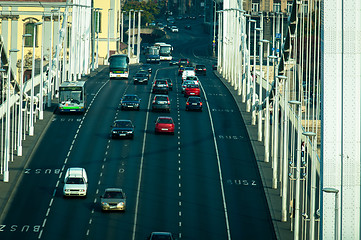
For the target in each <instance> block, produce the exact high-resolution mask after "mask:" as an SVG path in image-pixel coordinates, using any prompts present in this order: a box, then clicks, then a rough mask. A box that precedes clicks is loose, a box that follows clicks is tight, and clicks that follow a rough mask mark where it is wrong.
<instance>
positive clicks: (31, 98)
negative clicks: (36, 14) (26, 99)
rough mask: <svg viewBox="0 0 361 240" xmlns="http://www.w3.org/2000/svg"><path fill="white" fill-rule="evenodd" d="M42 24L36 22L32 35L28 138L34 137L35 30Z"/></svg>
mask: <svg viewBox="0 0 361 240" xmlns="http://www.w3.org/2000/svg"><path fill="white" fill-rule="evenodd" d="M41 24H43V23H42V22H38V23H35V24H34V34H33V64H32V69H31V92H30V121H29V136H33V135H34V78H35V44H36V28H37V26H38V25H41Z"/></svg>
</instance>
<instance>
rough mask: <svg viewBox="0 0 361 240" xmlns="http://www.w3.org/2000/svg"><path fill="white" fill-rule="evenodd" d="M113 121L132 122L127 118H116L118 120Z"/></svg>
mask: <svg viewBox="0 0 361 240" xmlns="http://www.w3.org/2000/svg"><path fill="white" fill-rule="evenodd" d="M114 122H132V121H131V120H127V119H118V120H115V121H114Z"/></svg>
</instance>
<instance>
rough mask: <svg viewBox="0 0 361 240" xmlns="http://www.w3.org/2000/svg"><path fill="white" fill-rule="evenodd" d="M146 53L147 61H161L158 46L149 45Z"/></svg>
mask: <svg viewBox="0 0 361 240" xmlns="http://www.w3.org/2000/svg"><path fill="white" fill-rule="evenodd" d="M145 55H146V58H147V63H159V61H160V56H159V47H158V46H151V47H147V49H146V51H145Z"/></svg>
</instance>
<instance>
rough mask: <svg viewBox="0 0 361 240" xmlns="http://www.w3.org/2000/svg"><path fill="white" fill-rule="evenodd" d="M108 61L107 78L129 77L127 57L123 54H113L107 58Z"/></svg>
mask: <svg viewBox="0 0 361 240" xmlns="http://www.w3.org/2000/svg"><path fill="white" fill-rule="evenodd" d="M108 62H109V78H110V79H113V78H125V79H128V77H129V57H128V55H125V54H113V55H111V56H110V58H109V59H108Z"/></svg>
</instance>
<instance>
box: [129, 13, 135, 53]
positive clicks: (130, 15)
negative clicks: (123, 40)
mask: <svg viewBox="0 0 361 240" xmlns="http://www.w3.org/2000/svg"><path fill="white" fill-rule="evenodd" d="M133 11H134V10H133V9H130V10H129V15H128V58H130V30H131V28H130V26H131V24H130V23H131V20H132V12H133Z"/></svg>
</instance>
